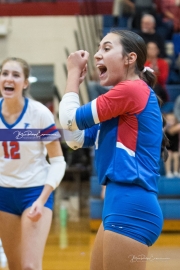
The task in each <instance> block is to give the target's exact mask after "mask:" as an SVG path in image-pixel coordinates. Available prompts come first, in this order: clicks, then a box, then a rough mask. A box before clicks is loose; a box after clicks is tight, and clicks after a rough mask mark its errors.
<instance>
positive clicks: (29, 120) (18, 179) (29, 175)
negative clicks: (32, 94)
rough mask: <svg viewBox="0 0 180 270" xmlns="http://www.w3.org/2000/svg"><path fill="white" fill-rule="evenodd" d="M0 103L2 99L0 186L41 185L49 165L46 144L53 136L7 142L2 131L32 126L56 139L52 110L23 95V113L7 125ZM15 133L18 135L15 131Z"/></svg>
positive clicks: (43, 182) (0, 118)
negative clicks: (44, 138) (42, 138)
mask: <svg viewBox="0 0 180 270" xmlns="http://www.w3.org/2000/svg"><path fill="white" fill-rule="evenodd" d="M2 102H3V99H0V132H1V139H0V186H3V187H16V188H19V187H20V188H23V187H34V186H41V185H44V184H45V181H46V176H47V173H48V169H49V166H50V165H49V163H48V162H47V161H46V154H47V151H46V147H45V145H46V144H47V143H49V142H51V141H53V139H52V137H51V139H50V140H49V141H47V140H46V141H42V140H40V139H39V140H38V139H36V140H33V141H32V140H31V141H21V140H16V141H13V140H11V141H7V140H6V138H5V137H2V136H3V135H2V133H3V132H5V134H6V132H7V133H8V132H11V133H14V131H13V130H14V129H15V130H23V131H24V130H25V131H26V130H27V132H30V131H28V130H34V129H35V130H40V131H41V134H43V131H44V133H45V134H46V135H49V134H52V133H53V134H55V135H54V138H55V139H59V138H60V134H59V132H58V130H57V129H56V126H55V123H54V117H53V115H52V113H51V112H50V110H49V109H48V108H47V107H46V106H44V105H43V104H41V103H40V102H37V101H34V100H31V99H28V98H25V105H24V108H23V111H22V113H21V114H20V116H19V117H18V119H17V120H16V122H15V123H14V124H11V125H10V124H8V123H7V122H6V121H5V119H4V117H3V115H2V112H1V111H2ZM24 133H25V132H24ZM11 135H12V134H11ZM16 135H17V136H19V135H18V133H17V132H16ZM13 136H15V135H14V134H13ZM19 138H20V136H19ZM29 138H31V137H29ZM49 138H50V137H49Z"/></svg>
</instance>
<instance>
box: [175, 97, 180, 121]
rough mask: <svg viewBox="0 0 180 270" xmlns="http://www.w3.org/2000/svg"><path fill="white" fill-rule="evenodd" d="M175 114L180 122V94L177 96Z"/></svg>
mask: <svg viewBox="0 0 180 270" xmlns="http://www.w3.org/2000/svg"><path fill="white" fill-rule="evenodd" d="M174 114H175V116H176V118H177V120H178V122H179V123H180V95H179V96H178V97H177V98H176V100H175V103H174Z"/></svg>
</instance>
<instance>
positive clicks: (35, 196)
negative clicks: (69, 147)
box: [0, 58, 66, 270]
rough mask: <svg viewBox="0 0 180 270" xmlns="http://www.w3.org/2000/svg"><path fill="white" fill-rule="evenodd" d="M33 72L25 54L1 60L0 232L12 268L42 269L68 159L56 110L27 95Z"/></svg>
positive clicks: (16, 269) (15, 269)
mask: <svg viewBox="0 0 180 270" xmlns="http://www.w3.org/2000/svg"><path fill="white" fill-rule="evenodd" d="M28 77H29V66H28V64H27V63H26V61H24V60H23V59H19V58H8V59H6V60H4V62H3V63H2V66H1V71H0V90H1V94H2V98H1V99H0V129H1V142H0V237H1V239H2V243H3V247H4V250H5V254H6V256H7V259H8V266H9V269H10V270H20V269H22V270H23V269H34V270H41V269H42V257H43V252H44V247H45V243H46V239H47V236H48V233H49V229H50V225H51V220H52V208H53V190H54V189H55V188H56V187H57V186H58V185H59V183H60V181H61V180H62V177H63V175H64V172H65V165H66V163H65V161H64V157H63V153H62V150H61V146H60V143H59V137H60V134H59V132H58V130H57V129H56V126H55V123H54V118H53V115H52V113H51V112H50V111H49V109H48V108H46V107H45V106H44V105H42V104H41V103H40V102H37V101H34V100H32V99H29V98H26V97H25V96H24V91H26V89H27V88H28V85H29V83H28ZM4 131H5V132H4ZM36 132H37V133H36ZM3 134H5V135H6V136H5V135H3ZM33 134H34V135H33ZM36 134H37V136H36ZM7 136H10V138H11V140H10V141H9V140H8V139H7ZM13 136H14V137H13ZM33 136H34V137H35V139H33ZM24 137H27V139H26V141H23V138H24ZM46 153H48V157H49V160H50V163H51V164H49V163H48V162H47V160H46Z"/></svg>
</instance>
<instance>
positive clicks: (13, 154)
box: [2, 142, 20, 159]
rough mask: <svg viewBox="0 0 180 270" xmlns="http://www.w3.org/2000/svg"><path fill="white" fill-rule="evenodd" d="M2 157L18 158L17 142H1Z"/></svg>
mask: <svg viewBox="0 0 180 270" xmlns="http://www.w3.org/2000/svg"><path fill="white" fill-rule="evenodd" d="M2 146H3V149H4V158H9V159H20V153H19V142H2Z"/></svg>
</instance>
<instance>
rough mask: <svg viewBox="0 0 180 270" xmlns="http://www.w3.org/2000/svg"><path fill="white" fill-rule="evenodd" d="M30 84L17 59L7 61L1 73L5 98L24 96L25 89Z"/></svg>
mask: <svg viewBox="0 0 180 270" xmlns="http://www.w3.org/2000/svg"><path fill="white" fill-rule="evenodd" d="M27 86H28V82H27V80H25V77H24V72H23V69H22V67H21V65H20V63H18V62H16V61H8V62H6V63H5V64H4V65H3V67H2V70H1V73H0V90H1V94H2V96H3V97H4V98H14V97H16V98H17V97H22V92H23V89H24V88H26V87H27Z"/></svg>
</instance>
